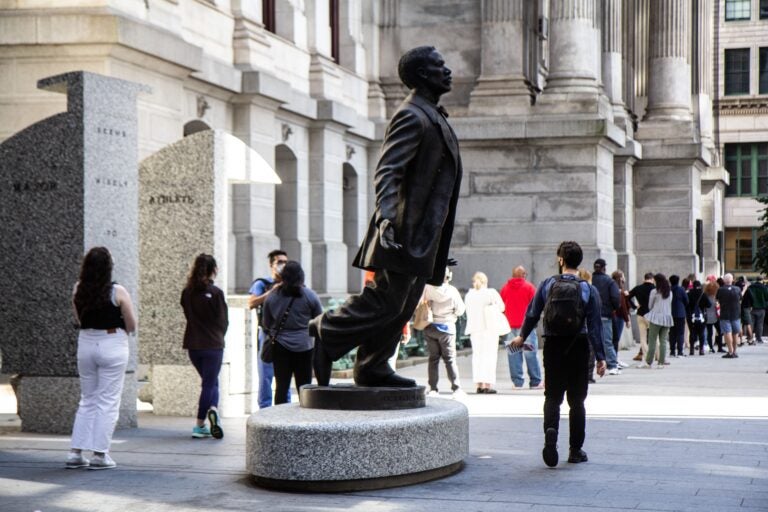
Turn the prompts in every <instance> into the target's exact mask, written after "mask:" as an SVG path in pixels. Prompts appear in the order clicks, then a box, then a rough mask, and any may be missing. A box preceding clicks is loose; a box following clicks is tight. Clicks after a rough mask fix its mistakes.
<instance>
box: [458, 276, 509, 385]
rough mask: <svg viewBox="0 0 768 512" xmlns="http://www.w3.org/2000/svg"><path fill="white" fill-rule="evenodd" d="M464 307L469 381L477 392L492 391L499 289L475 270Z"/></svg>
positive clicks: (499, 314) (500, 308)
mask: <svg viewBox="0 0 768 512" xmlns="http://www.w3.org/2000/svg"><path fill="white" fill-rule="evenodd" d="M464 303H465V304H466V306H467V325H466V327H465V329H464V333H465V334H469V339H470V341H471V342H472V380H474V381H475V383H477V393H478V394H494V393H496V390H495V389H494V388H493V386H494V385H495V384H496V361H497V357H498V353H499V336H500V335H501V334H500V332H499V322H500V320H501V319H504V321H505V322H506V319H505V318H504V315H503V314H502V313H504V301H503V300H501V296H500V295H499V292H497V291H496V290H494V289H493V288H488V276H486V275H485V274H483V273H482V272H476V273H475V275H474V276H473V277H472V289H471V290H469V291H468V292H467V295H466V296H465V297H464Z"/></svg>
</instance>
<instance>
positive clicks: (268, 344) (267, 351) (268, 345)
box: [259, 297, 296, 364]
mask: <svg viewBox="0 0 768 512" xmlns="http://www.w3.org/2000/svg"><path fill="white" fill-rule="evenodd" d="M295 298H296V297H293V298H292V299H291V301H290V302H289V303H288V307H287V308H285V312H284V313H283V316H282V317H281V318H280V323H279V324H278V325H277V330H276V331H275V333H274V334H270V335H269V337H268V338H267V339H266V340H264V344H263V345H261V352H259V357H260V358H261V360H262V361H264V362H265V363H270V364H271V363H272V361H273V360H274V349H275V343H277V336H278V335H279V334H280V331H282V330H283V326H284V325H285V321H286V320H287V319H288V313H289V312H290V311H291V306H293V301H294V299H295Z"/></svg>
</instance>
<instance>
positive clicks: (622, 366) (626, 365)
mask: <svg viewBox="0 0 768 512" xmlns="http://www.w3.org/2000/svg"><path fill="white" fill-rule="evenodd" d="M618 365H619V368H620V369H624V368H629V365H628V364H627V363H625V362H624V361H619V362H618Z"/></svg>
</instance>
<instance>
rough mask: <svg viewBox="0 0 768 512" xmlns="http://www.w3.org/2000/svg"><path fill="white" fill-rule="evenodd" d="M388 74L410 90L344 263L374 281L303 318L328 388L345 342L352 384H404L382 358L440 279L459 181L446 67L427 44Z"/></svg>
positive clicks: (320, 377) (319, 376)
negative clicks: (366, 217)
mask: <svg viewBox="0 0 768 512" xmlns="http://www.w3.org/2000/svg"><path fill="white" fill-rule="evenodd" d="M398 74H399V75H400V79H401V80H402V81H403V83H404V84H405V85H406V86H407V87H408V88H409V89H411V90H412V91H411V94H410V95H409V96H408V97H407V98H406V99H405V101H403V103H402V104H401V105H400V107H399V108H398V109H397V112H395V115H394V116H393V117H392V121H390V123H389V126H388V127H387V132H386V134H385V135H384V143H383V146H382V150H381V158H380V159H379V163H378V165H377V166H376V174H375V191H376V207H375V211H374V213H373V218H372V219H371V222H370V225H369V227H368V232H367V233H366V235H365V238H364V239H363V242H362V245H361V247H360V250H359V251H358V253H357V256H356V257H355V260H354V262H353V265H354V266H356V267H358V268H361V269H365V270H373V271H375V278H374V283H373V284H372V285H370V286H367V287H365V288H364V289H363V291H362V293H361V294H360V295H353V296H351V297H350V298H349V299H348V300H347V301H346V302H345V303H344V304H343V305H342V306H341V307H339V308H338V309H336V310H334V311H330V312H327V313H325V314H323V315H320V316H318V317H317V318H315V319H313V320H312V321H311V322H310V324H309V332H310V334H311V335H312V336H314V337H315V338H316V340H317V341H316V345H315V359H314V368H315V376H316V377H317V380H318V383H319V384H320V385H324V386H325V385H328V382H329V380H330V376H331V364H332V362H333V361H335V360H336V359H339V358H340V357H342V356H343V355H344V354H346V353H347V352H349V351H350V350H351V349H353V348H354V347H358V349H357V359H356V361H355V370H354V378H355V383H356V384H358V385H360V386H386V387H413V386H415V385H416V382H415V381H413V380H412V379H407V378H404V377H401V376H399V375H396V374H395V372H394V370H393V369H392V368H391V367H390V366H389V364H388V363H387V359H388V358H389V357H390V356H391V355H392V354H393V353H394V351H395V348H396V347H397V344H398V342H399V339H400V334H401V332H402V330H403V326H404V325H405V324H406V323H407V322H408V321H410V319H411V316H412V315H413V311H414V309H416V305H417V304H418V302H419V298H420V297H421V294H422V291H423V289H424V285H425V284H426V283H430V284H435V285H439V284H442V282H443V276H444V273H445V268H446V263H447V262H448V249H449V246H450V243H451V235H452V234H453V222H454V218H455V216H456V203H457V202H458V199H459V186H460V184H461V173H462V169H461V158H460V156H459V145H458V141H457V140H456V135H455V134H454V132H453V129H451V127H450V125H449V124H448V121H447V120H446V117H447V114H446V112H445V110H444V109H443V108H442V107H440V106H438V104H437V103H438V100H439V99H440V96H441V95H442V94H445V93H447V92H448V91H450V90H451V70H450V69H448V68H447V67H446V66H445V62H444V61H443V56H442V55H441V54H440V53H439V52H438V51H437V50H435V48H434V47H431V46H420V47H418V48H414V49H412V50H410V51H408V52H406V53H405V54H404V55H403V56H402V57H401V58H400V62H399V64H398Z"/></svg>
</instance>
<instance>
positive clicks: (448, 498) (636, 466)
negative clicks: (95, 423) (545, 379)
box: [0, 345, 768, 512]
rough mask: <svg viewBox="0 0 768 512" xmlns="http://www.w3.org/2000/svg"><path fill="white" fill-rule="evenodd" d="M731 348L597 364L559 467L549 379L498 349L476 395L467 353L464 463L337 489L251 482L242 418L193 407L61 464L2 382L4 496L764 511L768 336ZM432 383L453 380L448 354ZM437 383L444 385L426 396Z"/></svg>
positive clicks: (93, 503) (240, 506)
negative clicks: (535, 380) (636, 363)
mask: <svg viewBox="0 0 768 512" xmlns="http://www.w3.org/2000/svg"><path fill="white" fill-rule="evenodd" d="M632 355H633V353H629V352H628V351H622V352H621V354H620V358H621V359H623V360H626V361H627V362H630V361H629V359H630V358H631V356H632ZM740 355H741V357H740V358H738V359H733V360H728V359H722V358H720V357H719V354H712V355H706V356H692V357H685V358H677V359H672V360H671V365H670V366H668V367H666V368H665V369H663V370H656V369H651V370H644V369H639V368H629V369H627V370H624V372H623V374H622V375H618V376H606V377H604V378H603V379H599V380H598V382H597V383H596V384H594V385H591V386H590V394H589V398H588V399H587V417H588V419H587V441H586V444H585V446H584V449H585V450H586V451H587V453H588V454H589V462H587V463H585V464H568V463H567V462H565V460H566V459H567V446H568V441H567V432H568V427H567V410H568V407H567V404H564V405H563V419H562V424H561V428H560V432H561V438H560V442H559V446H560V459H561V462H560V464H559V466H558V467H556V468H553V469H550V468H547V467H546V466H545V465H544V463H543V462H542V460H541V448H542V445H543V434H542V432H541V410H542V404H543V400H544V397H543V392H542V391H541V390H529V389H525V390H513V389H512V385H511V382H510V379H509V373H508V370H507V363H506V356H505V353H504V352H503V351H500V352H499V356H500V357H499V364H498V383H497V389H498V390H499V394H498V395H475V394H474V393H473V390H474V386H473V384H472V382H471V365H470V363H471V361H470V359H471V358H470V357H461V358H460V359H459V363H460V364H459V368H460V372H461V376H462V379H461V382H462V385H463V386H464V389H465V390H466V391H467V392H468V395H467V397H466V398H464V399H463V401H464V403H466V405H467V407H468V409H469V412H470V454H469V456H468V457H467V459H466V461H465V462H466V466H465V468H464V469H463V470H462V471H461V472H460V473H458V474H456V475H454V476H451V477H448V478H445V479H442V480H438V481H433V482H428V483H424V484H418V485H413V486H408V487H400V488H394V489H385V490H380V491H366V492H358V493H345V494H302V493H283V492H274V491H268V490H264V489H260V488H258V487H255V486H254V485H253V484H252V483H251V481H250V479H249V477H248V474H247V473H246V471H245V469H244V467H245V458H244V449H245V421H246V418H225V419H224V420H223V426H224V429H225V434H226V435H225V437H224V439H223V440H220V441H216V440H212V439H206V440H194V439H191V438H190V437H189V433H190V429H191V427H192V423H193V421H192V418H171V417H157V416H154V415H153V414H152V413H151V412H149V411H143V412H141V413H140V416H139V428H138V429H131V430H121V431H118V432H117V433H116V434H115V440H114V444H113V446H112V455H113V457H114V459H115V460H116V461H117V463H118V467H117V468H116V469H114V470H108V471H87V470H82V469H81V470H65V469H64V459H65V456H66V453H67V449H68V438H67V437H66V436H54V435H41V434H26V433H21V432H20V431H18V428H17V427H16V425H17V424H18V419H17V418H15V416H14V415H13V414H12V412H13V410H14V407H15V404H14V403H13V399H12V393H10V390H9V387H8V386H7V385H0V512H17V511H18V512H22V511H23V512H33V511H40V512H53V511H66V512H69V511H99V512H111V511H137V512H160V511H209V510H211V511H213V510H232V511H240V510H243V511H270V512H280V511H318V512H320V511H322V512H327V511H336V510H359V511H365V512H368V511H370V512H380V511H381V512H383V511H398V512H399V511H422V510H423V511H440V512H473V511H482V512H496V511H499V512H502V511H503V512H517V511H532V512H540V511H562V512H566V511H568V512H580V511H587V510H589V511H616V510H644V511H691V512H694V511H695V512H706V511H711V512H758V511H768V373H766V370H768V345H758V346H755V347H743V348H742V349H741V350H740ZM426 372H427V369H426V366H425V365H418V366H412V367H407V368H403V369H402V371H401V373H402V374H404V375H406V376H410V377H414V378H417V379H418V380H419V381H420V383H422V384H426ZM440 383H441V385H442V389H443V390H447V389H449V387H450V386H449V385H448V382H447V379H446V377H445V372H444V369H443V368H441V382H440ZM442 399H451V395H450V394H449V393H447V392H445V393H444V394H443V395H441V398H430V400H442ZM3 413H5V414H3ZM435 435H436V436H439V435H440V433H439V432H435ZM343 442H344V439H339V443H343ZM407 456H408V454H407V453H403V457H407ZM299 463H300V461H299Z"/></svg>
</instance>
